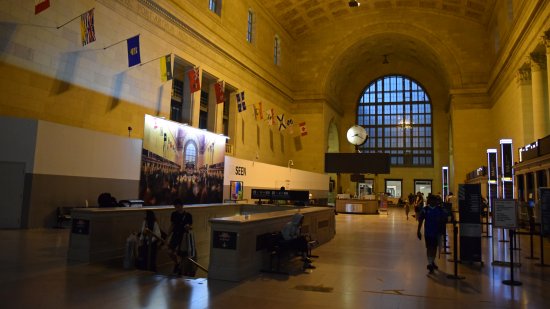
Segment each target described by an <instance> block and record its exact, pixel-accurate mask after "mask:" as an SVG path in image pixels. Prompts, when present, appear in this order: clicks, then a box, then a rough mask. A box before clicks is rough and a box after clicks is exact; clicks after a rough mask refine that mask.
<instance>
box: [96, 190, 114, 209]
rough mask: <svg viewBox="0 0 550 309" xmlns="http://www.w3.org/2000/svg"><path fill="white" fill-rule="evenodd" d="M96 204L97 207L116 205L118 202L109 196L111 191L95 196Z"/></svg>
mask: <svg viewBox="0 0 550 309" xmlns="http://www.w3.org/2000/svg"><path fill="white" fill-rule="evenodd" d="M97 205H98V206H99V207H102V208H103V207H117V206H118V203H117V201H116V198H114V197H113V196H111V193H108V192H104V193H101V194H100V195H99V196H98V197H97Z"/></svg>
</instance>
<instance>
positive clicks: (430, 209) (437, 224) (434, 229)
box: [416, 194, 446, 274]
mask: <svg viewBox="0 0 550 309" xmlns="http://www.w3.org/2000/svg"><path fill="white" fill-rule="evenodd" d="M427 204H428V205H427V206H426V207H424V208H422V210H420V213H419V215H418V230H417V232H416V233H417V236H418V239H422V233H421V232H420V229H421V228H422V224H423V223H424V242H425V243H426V255H427V257H428V266H427V268H428V270H429V271H430V274H431V273H433V272H434V270H436V269H437V268H438V267H437V265H435V254H436V252H437V246H438V244H439V241H440V238H441V235H442V234H443V231H444V230H445V222H446V214H445V211H444V210H443V208H442V207H437V206H438V204H439V199H438V198H437V196H435V195H431V194H430V195H429V196H428V199H427Z"/></svg>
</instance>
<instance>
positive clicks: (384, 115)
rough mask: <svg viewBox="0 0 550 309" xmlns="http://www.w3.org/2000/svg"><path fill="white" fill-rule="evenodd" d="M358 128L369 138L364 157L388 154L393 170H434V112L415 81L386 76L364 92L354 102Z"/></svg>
mask: <svg viewBox="0 0 550 309" xmlns="http://www.w3.org/2000/svg"><path fill="white" fill-rule="evenodd" d="M356 119H357V124H359V125H361V126H363V127H364V128H365V129H366V130H367V133H368V134H369V140H367V142H366V143H365V144H363V145H361V146H360V147H359V149H360V151H362V152H365V153H380V152H382V153H388V154H389V155H390V160H391V161H390V164H391V166H394V167H433V166H434V151H433V147H434V146H433V144H434V142H433V140H434V132H433V108H432V103H431V99H430V96H429V95H428V93H427V92H426V91H425V88H424V87H423V86H422V85H421V84H420V83H419V82H418V81H416V80H414V79H412V78H410V77H407V76H404V75H396V74H394V75H385V76H381V77H379V78H377V79H376V80H374V81H373V82H371V83H369V84H368V85H367V87H365V88H364V90H363V92H362V93H361V96H360V97H359V98H358V100H357V116H356Z"/></svg>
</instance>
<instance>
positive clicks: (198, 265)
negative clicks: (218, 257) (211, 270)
mask: <svg viewBox="0 0 550 309" xmlns="http://www.w3.org/2000/svg"><path fill="white" fill-rule="evenodd" d="M187 259H188V260H189V262H191V263H193V264H195V265H196V266H197V267H198V268H200V269H202V270H204V271H205V272H208V269H206V268H205V267H204V266H202V265H201V264H199V263H198V262H197V261H195V260H193V259H192V258H190V257H188V258H187Z"/></svg>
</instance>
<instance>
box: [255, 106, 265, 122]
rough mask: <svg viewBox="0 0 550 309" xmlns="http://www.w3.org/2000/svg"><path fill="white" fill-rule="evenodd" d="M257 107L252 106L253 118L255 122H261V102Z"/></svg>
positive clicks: (262, 115) (262, 114)
mask: <svg viewBox="0 0 550 309" xmlns="http://www.w3.org/2000/svg"><path fill="white" fill-rule="evenodd" d="M258 105H259V107H258V106H256V104H254V118H256V120H262V119H264V112H263V110H262V102H259V103H258Z"/></svg>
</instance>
